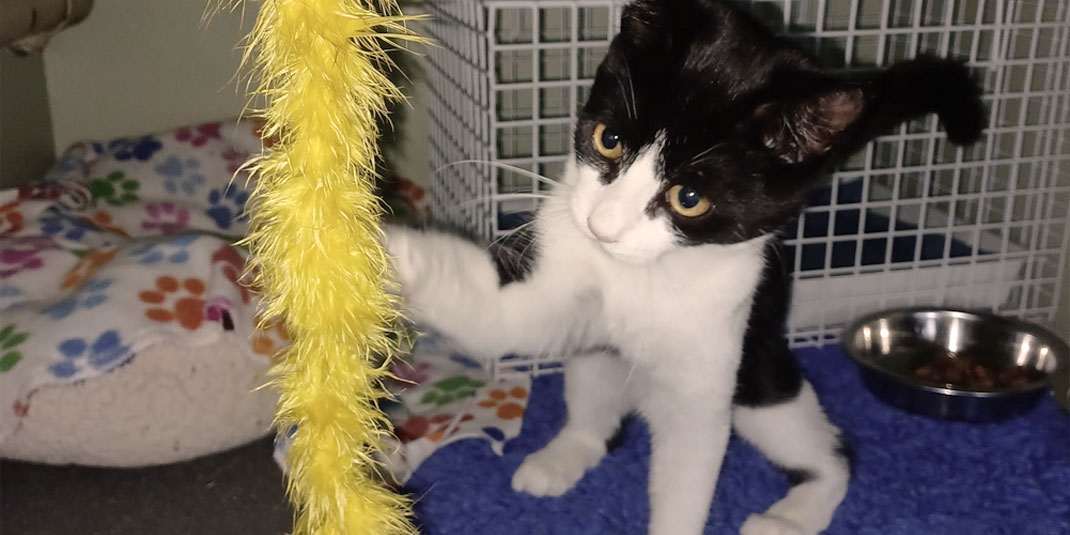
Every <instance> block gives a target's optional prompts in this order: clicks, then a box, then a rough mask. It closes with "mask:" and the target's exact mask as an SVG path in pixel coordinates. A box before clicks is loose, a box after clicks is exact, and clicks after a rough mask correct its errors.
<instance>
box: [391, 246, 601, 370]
mask: <svg viewBox="0 0 1070 535" xmlns="http://www.w3.org/2000/svg"><path fill="white" fill-rule="evenodd" d="M385 231H386V243H385V245H386V249H387V253H388V254H389V255H390V256H391V259H392V260H393V265H394V272H395V276H396V277H397V280H398V283H399V284H400V292H401V296H402V299H403V301H404V306H405V312H406V314H407V315H408V317H409V318H411V319H413V320H414V321H416V322H418V323H421V324H423V325H425V326H427V327H431V328H432V329H435V330H436V331H439V332H441V333H442V334H444V335H446V336H447V337H449V338H450V339H452V340H453V341H454V342H455V343H456V344H458V345H459V346H460V347H461V349H463V350H465V351H466V352H467V353H469V354H470V355H471V356H473V357H476V358H482V359H493V358H497V357H500V356H502V355H504V354H507V353H518V354H547V353H559V352H561V351H562V350H563V349H566V348H567V346H568V345H569V342H570V340H572V338H573V337H574V336H575V335H582V334H584V332H585V331H584V329H583V318H586V317H589V316H590V315H591V314H590V313H586V314H584V313H583V312H584V311H585V310H584V306H587V305H590V303H591V300H589V299H588V300H586V301H585V300H584V299H583V294H582V293H581V292H577V291H574V288H572V287H570V286H568V285H569V284H574V283H575V282H576V281H577V280H578V278H577V277H567V276H562V275H561V274H560V273H558V272H553V271H551V270H549V269H542V266H541V265H540V266H539V267H537V268H536V269H535V270H534V272H533V273H532V274H531V275H530V277H529V278H528V279H526V280H524V281H522V282H514V283H511V284H507V285H504V284H502V283H501V281H500V280H499V275H498V271H497V268H496V267H495V265H494V262H493V260H492V258H491V256H490V254H489V253H488V252H487V250H486V248H485V247H483V246H480V245H476V244H475V243H472V242H470V241H467V240H465V239H463V238H461V237H458V236H455V235H453V234H449V233H445V232H435V231H423V230H417V229H412V228H406V227H399V226H392V225H387V226H386V228H385Z"/></svg>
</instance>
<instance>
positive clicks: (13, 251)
mask: <svg viewBox="0 0 1070 535" xmlns="http://www.w3.org/2000/svg"><path fill="white" fill-rule="evenodd" d="M55 247H56V246H55V244H54V243H52V241H51V240H47V239H39V238H31V239H28V240H9V241H7V242H6V243H4V248H3V249H0V279H6V278H8V277H10V276H12V275H14V274H16V273H18V272H20V271H23V270H27V269H40V267H41V266H43V265H44V261H43V260H41V256H40V253H41V251H44V250H45V249H54V248H55Z"/></svg>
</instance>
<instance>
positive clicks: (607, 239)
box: [587, 217, 618, 243]
mask: <svg viewBox="0 0 1070 535" xmlns="http://www.w3.org/2000/svg"><path fill="white" fill-rule="evenodd" d="M587 229H588V230H590V231H591V234H594V237H595V238H596V239H597V240H598V241H600V242H602V243H615V242H616V241H617V237H618V234H616V233H611V232H606V231H604V230H600V229H599V228H598V225H596V224H594V218H593V217H588V218H587Z"/></svg>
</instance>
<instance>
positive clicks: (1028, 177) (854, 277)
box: [426, 0, 1070, 375]
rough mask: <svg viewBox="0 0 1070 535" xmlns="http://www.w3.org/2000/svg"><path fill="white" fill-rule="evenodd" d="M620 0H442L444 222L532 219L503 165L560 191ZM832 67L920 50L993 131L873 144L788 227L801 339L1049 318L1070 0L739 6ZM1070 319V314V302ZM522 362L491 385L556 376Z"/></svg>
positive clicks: (437, 32) (917, 124)
mask: <svg viewBox="0 0 1070 535" xmlns="http://www.w3.org/2000/svg"><path fill="white" fill-rule="evenodd" d="M625 3H626V2H624V1H623V0H572V1H565V0H526V1H520V0H445V1H442V0H440V1H438V2H434V3H432V4H431V5H430V6H431V13H432V16H433V19H432V21H431V22H429V23H428V25H427V29H426V31H427V33H428V34H429V35H430V36H431V37H432V38H434V39H435V40H437V41H438V43H439V46H438V47H436V48H434V49H432V51H431V52H430V54H429V58H428V60H429V61H428V63H429V65H430V67H429V71H428V85H429V87H430V89H431V91H430V93H431V99H430V103H429V107H430V113H431V128H430V130H431V131H430V138H431V143H430V146H431V167H432V169H436V170H437V172H436V174H435V176H434V177H433V183H432V190H431V192H432V209H433V213H434V215H435V217H436V218H438V219H441V220H444V221H447V222H450V223H452V224H456V225H460V226H463V227H466V228H468V229H470V230H473V231H475V232H476V233H478V234H480V235H481V236H483V237H485V238H486V239H496V238H498V237H501V236H502V235H503V234H507V233H508V232H510V230H511V229H513V228H515V227H516V226H517V225H518V224H519V223H520V222H521V221H523V220H524V217H525V216H526V215H527V214H530V212H531V211H532V210H533V209H534V208H535V207H536V202H537V201H535V200H530V199H520V198H518V195H516V194H524V193H538V192H542V191H545V190H546V189H547V185H546V184H544V183H541V182H540V181H538V180H537V179H534V178H532V177H530V176H529V175H525V174H522V173H518V172H514V171H509V170H503V169H500V168H495V167H491V166H489V165H481V164H458V163H457V162H462V161H466V160H479V161H494V162H500V163H504V164H509V165H513V166H517V167H520V168H523V169H526V170H529V171H534V172H536V173H538V174H541V175H544V176H547V177H550V178H556V177H557V176H559V175H560V173H561V171H562V169H563V167H564V162H565V160H566V158H567V154H568V151H569V146H570V143H571V136H570V131H571V127H572V124H573V123H574V122H575V119H576V114H577V112H578V110H579V108H580V106H582V104H583V102H584V101H585V100H586V98H587V92H588V89H589V86H590V84H591V81H592V79H593V77H594V74H595V70H596V68H597V66H598V63H599V62H600V61H601V59H602V57H603V56H604V55H605V53H606V50H607V48H608V45H609V42H610V40H611V39H612V37H613V34H614V33H615V29H616V26H617V24H618V19H619V13H620V8H621V7H622V6H623V5H624V4H625ZM743 3H744V4H747V5H749V6H750V7H751V8H753V9H754V11H755V12H756V13H757V14H758V15H759V17H761V18H762V19H763V20H765V21H766V22H767V23H768V24H769V25H770V26H771V27H773V28H774V29H776V30H777V31H779V32H780V33H783V34H786V35H788V36H790V37H792V38H794V39H796V40H797V41H799V42H801V43H803V44H804V45H805V46H807V47H809V48H810V49H811V50H813V51H814V52H815V53H816V54H817V55H818V56H819V57H820V58H821V59H822V60H823V62H824V64H825V65H828V66H830V67H833V68H841V69H853V68H872V67H874V66H883V65H889V64H891V63H894V62H896V61H900V60H904V59H909V58H911V57H914V56H915V55H917V54H920V53H933V54H937V55H940V56H949V55H953V56H957V57H961V58H965V59H967V60H968V61H969V64H970V65H971V66H973V67H975V68H977V69H978V72H979V73H980V76H981V79H982V80H983V83H984V89H985V92H984V100H985V104H986V107H987V110H988V112H989V116H988V123H987V127H986V131H985V135H984V137H983V138H982V140H981V141H980V142H978V143H977V144H976V145H974V146H972V147H969V148H966V149H961V148H958V147H955V146H954V145H952V144H950V143H949V142H947V140H946V138H945V136H944V134H943V132H941V131H940V129H939V127H938V125H937V121H936V120H935V118H934V117H926V118H924V119H919V120H917V121H913V122H911V123H909V124H905V125H903V126H902V127H900V128H899V129H898V130H897V131H894V132H892V133H890V134H888V135H885V136H882V137H880V138H878V139H877V140H875V141H874V142H872V143H870V144H869V145H867V146H866V147H865V149H864V150H862V151H860V152H859V153H858V154H856V155H855V156H854V157H853V158H851V159H850V160H849V161H848V162H846V163H845V164H844V165H842V166H841V167H840V168H839V169H838V170H837V171H836V172H835V173H834V174H833V175H832V177H831V180H830V183H829V184H830V185H829V187H828V188H826V189H824V190H822V191H820V192H819V193H818V194H817V195H815V196H814V198H813V199H812V200H811V203H810V205H809V207H808V208H807V209H806V211H805V212H804V214H803V215H802V216H801V217H800V218H799V220H798V221H797V223H793V224H792V226H791V227H790V228H788V229H785V233H784V234H785V238H786V244H787V245H788V254H789V258H790V261H791V264H792V265H793V267H794V275H793V276H794V279H795V281H794V283H795V295H794V303H793V310H792V316H791V321H790V326H789V333H788V336H789V340H790V341H791V343H792V345H793V346H806V345H821V344H824V343H826V342H829V341H834V340H835V339H836V337H837V335H838V333H839V331H840V330H841V329H842V328H843V326H844V325H845V324H846V323H847V322H849V321H850V320H851V319H853V318H855V317H857V316H859V315H861V314H864V313H866V312H870V311H873V310H878V309H881V308H886V307H893V306H909V305H922V304H924V305H938V306H960V307H970V308H983V309H988V310H992V311H995V312H998V313H1001V314H1007V315H1011V316H1016V317H1020V318H1024V319H1028V320H1033V321H1038V322H1041V323H1049V324H1050V323H1051V322H1052V321H1053V319H1054V316H1055V312H1056V306H1057V301H1058V297H1059V289H1060V286H1061V284H1065V283H1066V280H1065V279H1066V278H1067V273H1066V266H1065V265H1064V263H1065V261H1066V258H1067V253H1068V250H1070V232H1068V225H1070V215H1068V212H1070V165H1068V161H1070V2H1067V1H1066V0H775V1H759V0H754V1H749V2H743ZM1063 306H1067V304H1063ZM558 368H559V363H558V362H557V361H555V360H553V359H542V358H540V359H536V358H530V357H510V358H505V359H503V360H501V361H500V362H497V363H495V370H494V371H495V373H496V374H498V375H507V374H509V373H517V372H523V373H536V374H537V373H543V372H547V371H552V370H556V369H558Z"/></svg>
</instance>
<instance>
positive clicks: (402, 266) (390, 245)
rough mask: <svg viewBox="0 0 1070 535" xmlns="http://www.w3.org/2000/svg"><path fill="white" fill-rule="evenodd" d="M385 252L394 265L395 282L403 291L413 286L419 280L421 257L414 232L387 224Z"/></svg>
mask: <svg viewBox="0 0 1070 535" xmlns="http://www.w3.org/2000/svg"><path fill="white" fill-rule="evenodd" d="M384 232H385V234H386V243H385V246H386V252H387V254H388V255H389V256H390V259H391V261H392V263H393V266H394V274H395V276H396V277H397V282H398V283H399V284H400V285H401V287H402V290H403V291H404V290H405V289H407V288H412V287H414V286H415V285H416V284H417V283H418V282H419V281H420V273H421V271H422V258H421V254H420V248H419V246H418V244H417V243H415V241H416V237H417V236H416V233H415V231H413V230H411V229H407V228H404V227H396V226H393V225H387V226H386V228H385V229H384Z"/></svg>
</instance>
